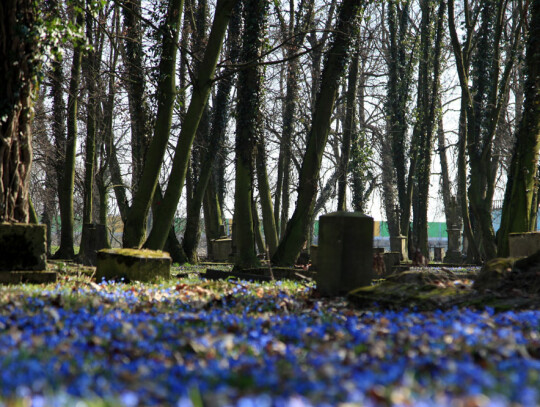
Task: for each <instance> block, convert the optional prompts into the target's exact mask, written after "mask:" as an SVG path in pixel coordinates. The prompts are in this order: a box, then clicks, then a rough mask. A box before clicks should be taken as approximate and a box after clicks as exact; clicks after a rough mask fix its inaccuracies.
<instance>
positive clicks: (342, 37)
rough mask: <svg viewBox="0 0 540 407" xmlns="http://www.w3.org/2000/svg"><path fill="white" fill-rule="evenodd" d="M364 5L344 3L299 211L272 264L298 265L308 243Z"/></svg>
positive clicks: (307, 156) (330, 52)
mask: <svg viewBox="0 0 540 407" xmlns="http://www.w3.org/2000/svg"><path fill="white" fill-rule="evenodd" d="M362 5H363V1H361V0H344V1H343V3H342V4H341V9H340V12H339V16H338V20H337V23H336V30H335V32H334V34H333V35H334V39H333V42H332V45H331V47H330V49H329V50H328V52H327V55H326V60H325V64H324V70H323V74H322V77H321V86H320V91H319V94H318V96H317V102H316V106H315V111H314V113H313V118H312V125H311V131H310V133H309V136H308V140H307V146H306V153H305V156H304V161H303V163H302V168H301V170H300V176H299V183H298V199H297V202H296V208H295V211H294V214H293V216H292V218H291V220H290V221H289V223H288V224H287V230H286V232H285V235H284V236H283V239H282V240H281V243H280V244H279V246H278V249H277V251H276V253H275V254H274V256H273V257H272V262H273V263H275V264H279V265H292V264H294V261H295V260H296V258H297V257H298V254H299V253H300V250H301V249H302V246H303V245H304V243H305V242H306V241H307V238H308V232H309V225H310V222H311V220H312V214H313V208H314V205H315V198H316V195H317V179H318V177H319V171H320V166H321V160H322V155H323V152H324V148H325V146H326V141H327V139H328V133H329V130H330V120H331V115H332V111H333V110H334V104H335V100H336V97H337V92H338V88H339V82H340V78H341V76H342V75H343V73H344V70H345V66H346V62H347V54H348V51H349V48H350V46H351V43H352V41H353V38H354V35H355V33H354V28H355V27H356V19H357V18H358V13H359V11H360V8H361V6H362Z"/></svg>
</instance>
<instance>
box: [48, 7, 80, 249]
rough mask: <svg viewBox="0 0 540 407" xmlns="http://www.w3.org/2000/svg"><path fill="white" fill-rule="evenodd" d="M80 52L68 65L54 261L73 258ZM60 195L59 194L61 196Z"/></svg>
mask: <svg viewBox="0 0 540 407" xmlns="http://www.w3.org/2000/svg"><path fill="white" fill-rule="evenodd" d="M76 20H77V25H82V22H83V16H82V13H81V12H78V13H77V17H76ZM81 61H82V50H81V45H79V44H75V46H74V49H73V60H72V63H71V79H70V81H69V95H68V106H67V138H66V144H65V155H64V161H63V166H62V167H61V171H63V175H62V184H61V185H60V186H59V193H58V195H59V201H60V221H61V232H60V247H59V249H58V251H57V252H56V253H55V254H54V257H55V258H57V259H72V258H74V257H75V252H74V249H73V244H74V239H73V228H74V214H73V189H74V183H75V154H76V151H77V115H78V100H77V99H78V97H79V85H80V77H81ZM60 191H61V192H60Z"/></svg>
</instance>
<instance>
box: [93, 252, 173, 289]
mask: <svg viewBox="0 0 540 407" xmlns="http://www.w3.org/2000/svg"><path fill="white" fill-rule="evenodd" d="M171 263H172V260H171V256H170V255H169V253H167V252H162V251H159V250H137V249H103V250H100V251H99V252H98V254H97V267H96V280H97V281H98V282H99V281H101V280H102V279H103V278H105V279H106V280H120V279H122V278H123V279H125V280H126V281H143V282H147V281H152V280H155V279H157V278H164V279H169V278H170V277H171Z"/></svg>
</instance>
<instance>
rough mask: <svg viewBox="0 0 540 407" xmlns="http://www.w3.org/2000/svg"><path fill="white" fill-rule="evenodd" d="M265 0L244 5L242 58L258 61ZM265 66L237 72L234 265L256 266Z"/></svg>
mask: <svg viewBox="0 0 540 407" xmlns="http://www.w3.org/2000/svg"><path fill="white" fill-rule="evenodd" d="M267 7H268V2H267V1H266V0H264V1H259V0H247V1H246V2H245V4H244V22H245V27H244V33H243V43H242V51H241V54H240V61H241V62H243V63H249V62H251V61H257V60H258V59H259V58H260V56H261V53H262V47H263V44H264V36H265V31H266V23H267ZM262 79H263V72H262V68H261V67H260V66H257V65H250V66H248V67H247V68H245V69H243V70H242V71H240V73H239V75H238V105H237V119H236V140H235V153H236V160H235V170H236V179H235V184H234V220H235V222H234V233H235V244H236V258H235V265H236V266H237V267H240V268H250V267H254V266H256V265H257V264H258V263H259V261H258V259H257V255H256V252H255V233H256V230H255V225H254V222H253V217H254V216H256V214H254V213H253V202H252V201H253V177H254V175H255V174H254V170H255V166H254V164H255V163H254V158H255V148H256V144H257V140H258V139H259V137H258V134H259V132H261V131H263V129H262V128H261V120H260V119H261V111H260V108H261V103H262Z"/></svg>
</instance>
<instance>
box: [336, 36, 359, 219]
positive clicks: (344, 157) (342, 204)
mask: <svg viewBox="0 0 540 407" xmlns="http://www.w3.org/2000/svg"><path fill="white" fill-rule="evenodd" d="M359 47H360V40H359V38H357V39H356V41H355V50H354V56H353V58H352V61H351V66H350V67H349V77H348V84H347V92H346V96H345V97H346V102H345V103H346V108H345V109H346V112H345V124H344V128H343V140H342V144H341V159H340V161H339V178H338V193H337V198H338V203H337V210H338V211H346V210H347V204H346V202H347V201H346V190H347V179H348V177H349V158H350V155H351V154H350V153H351V140H353V139H356V133H357V131H358V129H357V128H356V99H357V97H356V96H357V93H358V63H359V60H360V50H359Z"/></svg>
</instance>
